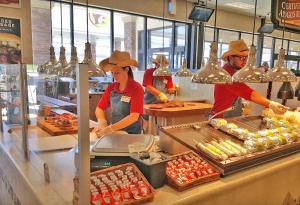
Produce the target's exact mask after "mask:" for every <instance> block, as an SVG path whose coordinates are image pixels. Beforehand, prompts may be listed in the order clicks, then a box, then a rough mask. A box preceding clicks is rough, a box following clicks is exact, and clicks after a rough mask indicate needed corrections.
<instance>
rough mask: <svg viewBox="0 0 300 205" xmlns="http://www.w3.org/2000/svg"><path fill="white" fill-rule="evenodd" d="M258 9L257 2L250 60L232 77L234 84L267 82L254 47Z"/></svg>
mask: <svg viewBox="0 0 300 205" xmlns="http://www.w3.org/2000/svg"><path fill="white" fill-rule="evenodd" d="M256 9H257V0H255V7H254V16H253V30H252V44H251V46H250V51H249V55H248V60H247V63H246V65H245V66H244V67H243V68H242V69H240V70H238V71H237V72H236V73H235V74H234V75H233V76H232V81H233V82H245V83H265V82H267V77H266V75H265V74H264V72H263V71H261V70H260V69H258V68H257V67H256V46H255V45H254V30H255V20H256Z"/></svg>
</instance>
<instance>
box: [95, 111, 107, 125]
mask: <svg viewBox="0 0 300 205" xmlns="http://www.w3.org/2000/svg"><path fill="white" fill-rule="evenodd" d="M95 114H96V118H97V121H98V127H97V128H96V129H97V130H102V129H104V128H105V127H106V126H107V120H106V118H105V115H104V111H103V110H102V109H101V108H99V107H97V108H96V111H95Z"/></svg>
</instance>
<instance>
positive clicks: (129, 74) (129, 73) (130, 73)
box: [122, 66, 134, 79]
mask: <svg viewBox="0 0 300 205" xmlns="http://www.w3.org/2000/svg"><path fill="white" fill-rule="evenodd" d="M126 68H128V76H129V77H130V78H132V79H134V77H133V72H132V69H131V67H130V66H126V67H123V68H122V69H123V70H125V69H126Z"/></svg>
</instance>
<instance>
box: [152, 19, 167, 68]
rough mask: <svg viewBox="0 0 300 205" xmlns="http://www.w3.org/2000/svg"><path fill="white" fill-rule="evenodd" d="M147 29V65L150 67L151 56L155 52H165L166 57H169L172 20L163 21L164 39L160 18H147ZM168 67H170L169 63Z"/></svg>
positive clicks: (154, 54) (155, 53)
mask: <svg viewBox="0 0 300 205" xmlns="http://www.w3.org/2000/svg"><path fill="white" fill-rule="evenodd" d="M147 29H148V30H147V33H148V35H147V38H148V39H147V45H148V51H147V67H152V60H153V57H154V56H156V55H157V54H165V55H166V56H167V58H168V59H171V47H172V33H173V28H172V22H171V21H164V40H163V21H162V20H160V19H153V18H147ZM170 67H172V65H171V64H170Z"/></svg>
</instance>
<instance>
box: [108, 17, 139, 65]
mask: <svg viewBox="0 0 300 205" xmlns="http://www.w3.org/2000/svg"><path fill="white" fill-rule="evenodd" d="M144 32H145V28H144V17H139V16H135V15H129V14H123V13H118V12H114V49H115V50H121V51H128V52H129V53H130V55H131V57H132V58H134V59H136V60H139V64H140V66H141V70H144V62H143V59H144V58H143V56H142V55H140V53H141V54H142V53H145V52H144V40H143V39H144Z"/></svg>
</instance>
